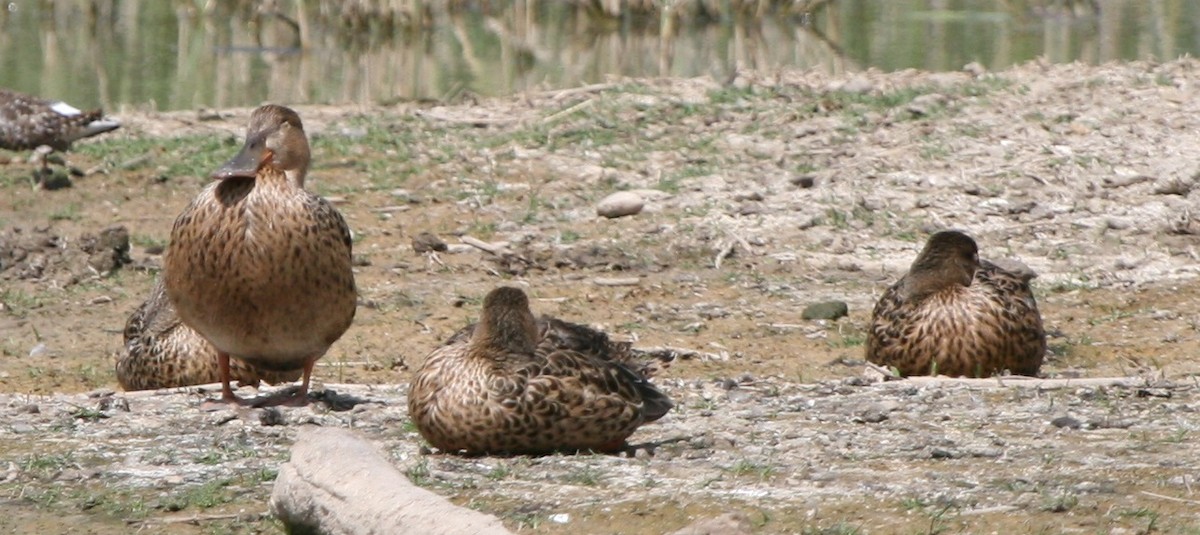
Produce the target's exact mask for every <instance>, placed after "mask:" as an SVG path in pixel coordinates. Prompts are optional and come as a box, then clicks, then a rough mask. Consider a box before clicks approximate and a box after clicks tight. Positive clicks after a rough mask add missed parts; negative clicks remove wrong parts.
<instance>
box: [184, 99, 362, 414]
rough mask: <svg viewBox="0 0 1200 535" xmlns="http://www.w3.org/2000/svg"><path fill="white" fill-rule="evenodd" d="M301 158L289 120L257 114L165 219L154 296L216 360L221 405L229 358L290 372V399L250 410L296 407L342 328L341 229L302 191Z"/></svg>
mask: <svg viewBox="0 0 1200 535" xmlns="http://www.w3.org/2000/svg"><path fill="white" fill-rule="evenodd" d="M309 160H310V153H309V146H308V139H307V137H306V136H305V134H304V128H303V126H302V124H301V122H300V117H299V116H298V115H297V114H296V112H295V111H293V110H291V109H289V108H285V107H283V106H276V105H265V106H262V107H260V108H258V109H256V110H255V111H254V113H253V114H252V115H251V116H250V125H249V128H248V131H247V134H246V142H245V144H244V145H243V147H242V150H241V152H239V153H238V155H237V156H235V157H234V158H233V159H232V160H230V161H229V162H228V163H226V164H225V165H224V166H222V167H221V168H220V169H218V170H217V171H216V173H214V175H213V177H214V178H216V179H217V181H216V182H214V183H213V184H211V185H209V186H208V187H206V188H205V189H204V191H202V192H201V193H200V195H198V196H197V197H196V198H195V199H194V200H193V201H192V203H191V204H190V205H188V207H187V208H186V209H184V211H183V213H182V214H180V215H179V217H178V218H177V219H176V220H175V226H174V228H173V229H172V230H171V245H170V247H169V248H168V249H167V253H166V260H165V262H164V266H163V270H164V272H165V273H164V286H165V288H166V293H167V297H168V298H169V299H170V300H171V302H172V303H173V304H174V306H175V309H176V311H177V312H178V314H179V318H180V320H182V322H183V324H184V325H187V326H188V327H190V328H192V329H194V330H195V331H196V332H197V333H199V335H200V336H202V337H203V338H204V339H205V340H207V341H208V342H209V343H211V344H212V345H213V347H214V348H216V351H217V361H218V374H219V375H220V378H221V382H222V399H223V400H224V401H226V402H230V403H246V402H245V401H243V400H241V399H239V398H238V397H237V396H236V395H234V393H233V391H232V389H231V388H230V385H229V383H230V378H231V371H230V358H231V356H233V357H236V358H238V359H241V360H242V361H244V362H246V363H247V364H250V365H252V366H254V367H255V368H257V369H260V370H267V371H274V372H292V371H295V370H300V371H301V373H302V382H301V385H300V388H299V389H298V390H296V391H294V392H292V393H291V395H290V396H283V397H278V396H273V397H268V398H267V399H260V400H253V401H252V402H251V403H252V404H255V405H261V404H289V405H302V404H305V403H307V401H308V398H307V393H308V386H309V382H310V379H311V376H312V370H313V366H314V365H315V363H316V361H317V360H318V359H320V358H321V357H322V356H324V355H325V353H326V351H328V350H329V347H330V346H331V345H333V343H334V342H335V341H337V339H338V338H340V337H341V336H342V334H343V333H345V332H346V329H348V328H349V327H350V324H351V322H352V321H353V319H354V312H355V306H356V301H357V292H356V290H355V285H354V273H353V271H352V269H351V239H350V229H349V227H348V226H347V225H346V221H345V220H344V219H343V218H342V216H341V214H340V213H338V211H337V209H335V208H334V207H333V205H332V204H330V203H329V202H328V201H326V200H325V199H323V198H321V197H319V196H317V195H314V194H313V193H310V192H308V191H306V190H304V188H303V185H304V177H305V175H306V174H307V172H308V167H309Z"/></svg>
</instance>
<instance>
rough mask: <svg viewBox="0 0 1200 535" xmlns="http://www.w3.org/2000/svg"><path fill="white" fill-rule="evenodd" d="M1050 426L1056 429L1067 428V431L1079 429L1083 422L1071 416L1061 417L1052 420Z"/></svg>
mask: <svg viewBox="0 0 1200 535" xmlns="http://www.w3.org/2000/svg"><path fill="white" fill-rule="evenodd" d="M1050 425H1053V426H1054V427H1065V428H1067V429H1079V428H1080V427H1082V426H1083V422H1080V421H1079V420H1077V419H1075V418H1072V417H1070V416H1059V417H1058V418H1055V419H1053V420H1050Z"/></svg>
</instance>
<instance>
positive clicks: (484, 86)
mask: <svg viewBox="0 0 1200 535" xmlns="http://www.w3.org/2000/svg"><path fill="white" fill-rule="evenodd" d="M741 3H743V2H739V1H738V0H728V1H723V2H707V4H713V5H718V6H725V8H726V10H725V11H721V10H720V9H716V10H711V11H704V10H703V9H699V8H696V9H689V8H688V7H687V6H693V7H694V6H699V5H704V3H702V2H700V3H697V2H692V3H689V2H688V1H686V0H685V1H681V2H677V4H682V5H683V6H685V7H681V8H677V10H676V11H674V12H673V13H674V14H673V15H663V14H661V13H638V12H635V11H634V10H628V11H626V12H622V13H619V14H615V15H613V16H609V15H604V14H598V13H596V12H594V11H593V10H588V9H585V8H583V7H580V6H583V5H592V3H591V2H583V1H579V2H575V1H571V0H561V1H536V0H511V1H507V2H506V1H491V2H482V1H480V2H469V1H460V2H454V3H450V2H427V3H424V4H425V7H423V8H420V9H415V10H412V11H402V10H401V11H389V12H386V13H378V12H377V13H370V14H356V13H355V12H354V9H353V8H352V6H357V5H363V4H364V2H361V1H359V2H355V1H347V2H334V1H315V2H289V1H286V0H281V1H277V2H261V3H260V2H246V1H237V0H225V1H221V0H213V1H210V2H200V1H186V0H178V1H173V2H169V1H164V0H123V1H122V0H90V1H87V2H84V1H68V0H60V1H53V0H49V1H47V0H37V1H35V0H11V1H9V2H7V4H6V7H7V9H2V10H0V86H2V87H9V88H13V89H17V90H21V91H26V92H30V93H36V94H40V95H44V96H54V97H59V98H64V99H67V100H68V101H71V102H73V103H76V104H78V105H80V106H96V105H103V106H105V107H107V108H109V109H115V110H118V111H119V110H121V109H128V108H130V107H133V108H138V109H158V110H171V109H190V108H199V107H225V106H252V105H256V104H258V103H260V102H263V101H268V100H270V101H275V102H283V103H292V104H296V103H372V102H391V101H396V100H405V99H439V100H451V99H455V98H458V97H462V96H464V95H468V94H472V93H474V94H479V95H505V94H512V93H515V92H520V91H524V90H529V89H541V88H558V87H570V86H577V85H582V84H588V83H595V82H602V81H604V80H606V79H607V78H608V77H610V76H611V75H630V76H699V75H711V76H714V77H716V78H718V79H723V78H725V77H728V76H729V75H730V74H731V73H733V72H736V70H737V69H738V68H749V69H758V70H767V71H770V70H775V69H782V68H800V69H820V70H823V71H829V72H842V71H853V70H860V69H865V68H869V67H875V68H879V69H883V70H896V69H905V68H920V69H927V70H950V69H959V68H961V67H962V66H963V65H964V64H966V63H969V62H979V63H981V64H983V65H984V66H986V67H988V68H991V69H1000V68H1003V67H1006V66H1009V65H1012V64H1014V63H1020V62H1025V61H1028V60H1031V59H1034V58H1037V57H1046V58H1047V59H1048V60H1050V61H1054V62H1069V61H1085V62H1089V63H1099V62H1105V61H1110V60H1123V59H1125V60H1127V59H1150V58H1157V59H1172V58H1175V57H1178V56H1180V55H1183V54H1192V55H1196V54H1197V53H1200V31H1198V28H1197V24H1198V21H1200V2H1194V1H1190V0H1147V1H1137V0H1097V1H1095V2H1091V1H1072V0H1044V1H1039V0H1025V1H1020V0H1011V1H1009V2H995V1H991V0H831V1H810V2H800V1H797V2H768V3H767V4H770V5H771V6H773V7H771V8H770V9H766V10H764V11H763V12H762V13H758V14H756V13H754V12H753V11H752V10H738V9H736V6H737V5H738V4H741ZM377 4H386V3H384V2H377ZM394 4H407V5H421V4H423V3H422V2H418V1H414V2H407V3H404V2H399V3H394ZM261 5H268V6H276V7H277V8H278V9H277V11H271V10H270V9H271V8H263V7H261ZM729 6H734V7H732V8H731V7H729ZM780 6H791V7H780ZM796 6H799V7H796ZM806 6H807V7H806ZM756 15H757V16H756Z"/></svg>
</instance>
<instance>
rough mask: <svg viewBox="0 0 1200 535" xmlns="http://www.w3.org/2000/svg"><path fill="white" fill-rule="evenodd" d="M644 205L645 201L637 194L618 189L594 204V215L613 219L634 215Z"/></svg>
mask: <svg viewBox="0 0 1200 535" xmlns="http://www.w3.org/2000/svg"><path fill="white" fill-rule="evenodd" d="M644 206H645V201H643V200H642V197H641V196H639V195H638V194H636V193H633V192H631V191H618V192H616V193H613V194H612V195H609V196H608V197H605V198H604V199H603V200H601V201H600V202H599V203H598V204H597V205H596V215H599V216H601V217H607V218H609V219H615V218H618V217H624V216H628V215H635V214H637V213H639V212H641V211H642V208H643V207H644Z"/></svg>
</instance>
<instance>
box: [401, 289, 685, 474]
mask: <svg viewBox="0 0 1200 535" xmlns="http://www.w3.org/2000/svg"><path fill="white" fill-rule="evenodd" d="M637 356H638V353H637V352H633V351H630V350H629V346H628V344H623V343H615V342H611V341H609V340H608V337H607V335H605V334H604V333H601V332H598V331H595V330H592V329H590V328H587V327H584V326H582V325H576V324H573V323H568V322H564V321H560V320H556V319H553V318H544V317H543V318H542V319H540V320H539V319H537V318H535V317H534V315H533V312H532V311H531V310H530V309H529V299H528V298H527V297H526V296H525V292H523V291H521V290H520V289H517V288H511V287H500V288H496V289H495V290H492V291H491V292H490V293H488V295H487V297H486V298H485V299H484V302H483V313H482V316H481V317H480V319H479V323H478V324H476V325H473V326H469V327H467V328H465V329H463V330H462V331H459V333H457V334H455V335H454V336H452V337H451V338H450V340H448V341H447V342H446V343H445V344H444V345H442V346H441V347H439V348H437V349H435V350H434V351H433V352H432V353H430V354H429V356H428V357H427V358H426V359H425V363H424V364H423V365H422V366H421V368H420V369H419V370H417V372H416V374H415V375H414V376H413V380H412V385H411V387H410V389H409V394H408V410H409V416H410V417H411V418H412V420H413V422H414V423H415V424H416V426H417V429H418V430H419V431H420V432H421V436H423V437H425V440H427V441H429V443H430V444H431V445H433V447H435V448H437V449H439V450H441V451H443V452H447V453H465V454H469V455H480V454H544V453H551V452H556V451H562V452H571V451H581V450H592V451H604V452H608V451H616V450H620V449H621V448H623V447H624V446H625V439H626V438H628V437H629V435H630V434H632V433H633V432H634V430H636V429H637V428H638V427H639V426H641V425H643V424H646V423H648V422H653V421H655V420H657V419H659V418H662V417H663V415H665V414H666V413H667V411H669V410H670V409H671V407H672V404H671V400H670V399H668V398H667V396H666V395H665V394H663V393H662V392H660V391H659V390H658V389H657V388H655V387H654V385H652V384H650V382H649V381H648V380H647V375H648V374H649V373H650V372H651V371H652V370H653V369H654V365H656V364H657V363H641V362H635V360H636V358H635V357H637Z"/></svg>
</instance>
